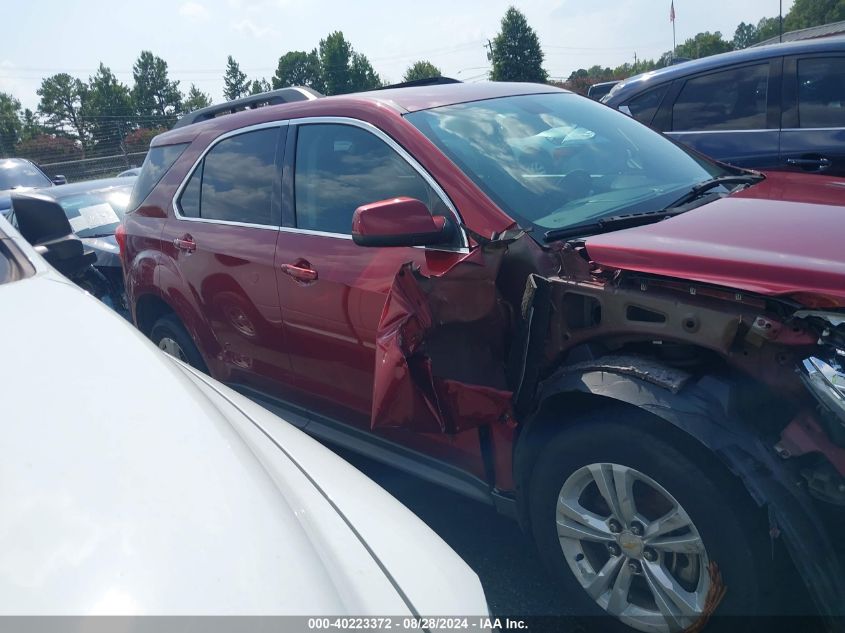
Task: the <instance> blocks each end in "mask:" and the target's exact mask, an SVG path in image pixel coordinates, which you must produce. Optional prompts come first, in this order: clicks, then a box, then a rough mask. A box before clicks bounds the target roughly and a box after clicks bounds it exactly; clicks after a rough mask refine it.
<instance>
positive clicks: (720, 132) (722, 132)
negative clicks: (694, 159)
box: [664, 127, 781, 136]
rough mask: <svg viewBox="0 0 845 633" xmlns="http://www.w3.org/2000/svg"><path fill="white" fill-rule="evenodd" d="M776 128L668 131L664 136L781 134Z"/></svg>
mask: <svg viewBox="0 0 845 633" xmlns="http://www.w3.org/2000/svg"><path fill="white" fill-rule="evenodd" d="M780 131H781V130H779V129H778V128H776V127H773V128H757V129H754V130H733V129H729V130H678V131H675V130H667V131H666V132H664V134H667V135H668V134H675V135H677V136H685V135H687V134H725V133H729V134H748V133H750V132H780Z"/></svg>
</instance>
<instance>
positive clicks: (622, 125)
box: [116, 83, 845, 631]
mask: <svg viewBox="0 0 845 633" xmlns="http://www.w3.org/2000/svg"><path fill="white" fill-rule="evenodd" d="M276 96H277V97H278V98H279V99H282V98H283V97H288V98H289V99H290V100H296V101H297V102H293V103H283V104H281V105H275V106H267V107H258V108H255V109H250V110H247V111H244V112H239V113H235V114H225V112H227V111H228V110H231V107H230V105H228V104H221V105H218V106H212V108H211V109H210V110H201V111H198V112H197V113H192V114H190V115H186V117H185V118H184V119H182V120H181V121H180V123H179V125H178V126H177V127H176V128H175V129H173V130H171V131H169V132H167V133H165V134H162V135H160V136H158V137H156V138H155V139H154V140H153V143H152V146H151V148H150V151H149V154H148V156H147V159H146V160H145V163H144V166H143V168H142V171H141V175H140V177H139V179H138V181H137V183H136V185H135V187H134V189H133V192H132V199H131V200H130V203H129V207H128V208H129V210H128V212H127V213H126V216H125V219H124V224H123V225H122V226H121V227H120V228H119V229H118V232H117V234H116V237H117V240H118V243H119V244H120V248H121V257H122V260H123V265H124V275H125V280H126V291H127V297H128V301H129V304H130V308H131V311H132V316H133V319H134V322H135V324H136V325H137V327H138V328H139V329H140V330H141V331H142V332H143V333H144V334H145V335H147V336H149V337H150V338H151V339H152V341H153V342H154V343H155V344H156V345H158V346H159V347H160V348H161V349H163V350H165V351H166V352H168V353H170V354H173V355H174V356H177V357H179V358H181V359H182V360H183V361H185V362H187V363H190V364H191V365H193V366H194V367H197V368H199V369H201V370H203V371H207V372H210V373H211V374H212V375H213V376H214V377H215V378H217V379H219V380H221V381H223V382H226V383H228V384H230V385H232V386H233V387H235V388H236V389H238V390H240V391H242V392H243V393H246V394H248V395H249V396H250V397H252V398H253V399H255V400H256V401H258V402H260V403H261V404H263V405H264V406H266V407H268V408H270V409H272V410H273V411H275V412H277V413H279V414H281V415H282V417H284V418H285V419H287V420H288V421H290V422H291V423H293V424H296V425H298V426H300V427H303V428H304V429H305V430H306V431H307V432H309V433H311V434H313V435H315V436H317V437H320V438H322V439H324V440H327V441H330V442H334V443H338V444H341V445H343V446H346V447H348V448H350V449H352V450H356V451H360V452H361V453H364V454H366V455H369V456H371V457H373V458H376V459H380V460H383V461H385V462H388V463H390V464H393V465H394V466H396V467H398V468H401V469H404V470H405V471H408V472H411V473H413V474H415V475H418V476H420V477H423V478H426V479H428V480H430V481H432V482H436V483H439V484H441V485H445V486H448V487H449V488H451V489H452V490H455V491H458V492H460V493H462V494H464V495H467V496H468V497H471V498H473V499H476V500H478V501H481V502H483V503H487V504H490V505H491V506H495V507H496V508H497V509H499V510H500V511H502V512H505V513H509V514H511V515H512V516H514V517H516V518H518V519H519V520H520V522H521V523H522V525H523V526H524V527H525V529H526V530H527V531H528V532H529V533H530V534H532V536H533V538H534V542H535V543H536V545H537V547H538V549H539V551H540V553H541V555H542V557H543V560H544V561H545V562H546V563H547V564H548V566H549V568H550V569H551V571H552V573H553V574H554V576H555V578H557V579H559V581H560V583H561V600H562V601H566V602H567V603H568V607H569V608H570V609H572V610H574V611H577V612H579V613H585V614H596V615H599V614H609V615H611V616H612V617H614V618H617V619H618V620H620V621H621V622H623V623H624V624H627V625H629V626H631V627H634V628H635V629H638V630H642V631H681V630H683V629H687V628H689V627H692V629H695V628H696V627H700V626H701V624H702V623H703V622H704V621H706V619H707V617H708V616H709V615H710V614H711V613H712V612H713V611H714V610H715V612H716V613H717V614H720V613H721V614H736V613H743V614H760V613H770V612H772V611H773V610H774V611H776V610H779V609H782V608H784V605H788V607H789V608H794V604H795V601H794V600H790V601H789V602H786V603H784V602H781V601H780V600H779V594H778V591H779V590H780V589H786V590H788V591H793V590H794V589H795V586H796V585H795V581H797V580H799V579H800V580H803V582H804V583H805V585H806V586H807V587H808V588H809V590H810V593H811V594H812V596H813V598H814V599H815V601H816V605H817V607H818V609H819V611H821V612H822V613H824V614H840V615H842V614H845V604H843V602H842V596H843V595H845V572H843V569H842V565H841V562H840V560H839V558H838V557H837V555H836V549H835V547H834V542H835V541H834V532H831V531H830V529H829V528H828V527H827V526H828V523H827V517H828V515H830V514H834V515H841V510H842V507H841V506H842V505H845V369H843V357H845V253H843V249H842V244H843V243H845V225H843V222H842V218H843V217H845V206H843V205H842V203H843V192H845V187H843V185H845V180H839V179H834V178H830V177H824V176H822V177H812V176H807V175H803V174H786V173H771V174H767V175H764V174H761V173H757V172H750V171H743V170H740V169H736V168H733V167H729V166H726V165H724V164H717V163H714V162H711V161H710V160H708V159H705V158H703V157H701V156H700V155H698V154H695V153H693V152H690V151H688V150H687V149H686V148H683V147H681V146H680V145H678V144H675V143H672V142H671V141H669V140H667V139H666V138H664V137H663V136H661V135H660V134H657V133H655V132H653V131H652V130H650V129H648V128H647V127H646V126H644V125H642V124H640V123H638V122H637V121H635V120H633V119H632V118H630V117H627V116H624V115H622V114H621V113H619V112H616V111H614V110H612V109H610V108H607V107H605V106H603V105H601V104H598V103H596V102H594V101H591V100H589V99H586V98H583V97H580V96H578V95H574V94H572V93H569V92H567V91H563V90H559V89H557V88H554V87H552V86H547V85H534V84H509V83H483V84H460V83H452V84H449V85H429V86H420V87H412V88H410V87H409V88H395V89H388V90H379V91H374V92H370V93H363V94H357V95H346V96H338V97H327V98H318V97H317V96H316V95H314V94H309V93H305V92H302V91H297V90H294V89H286V90H283V91H281V92H280V93H276ZM256 99H257V100H261V99H266V97H260V96H259V97H256ZM215 114H217V115H219V116H216V117H214V115H215ZM203 119H206V120H203ZM138 387H139V389H143V385H138ZM798 482H800V484H801V485H798ZM444 511H446V509H444ZM835 538H836V539H839V538H840V535H838V534H837V535H835ZM408 545H409V546H410V547H412V546H413V543H409V544H408ZM783 545H785V546H786V547H785V548H784V547H783ZM786 552H788V553H789V554H790V555H791V561H792V562H791V563H790V562H789V560H790V559H789V558H788V557H787V553H786ZM793 565H794V566H793ZM775 570H781V571H780V572H779V573H777V574H776V573H775ZM725 586H727V592H726V593H725V592H723V589H724V587H725ZM791 595H793V594H790V596H791ZM596 622H598V623H599V626H604V625H606V624H607V621H606V620H596Z"/></svg>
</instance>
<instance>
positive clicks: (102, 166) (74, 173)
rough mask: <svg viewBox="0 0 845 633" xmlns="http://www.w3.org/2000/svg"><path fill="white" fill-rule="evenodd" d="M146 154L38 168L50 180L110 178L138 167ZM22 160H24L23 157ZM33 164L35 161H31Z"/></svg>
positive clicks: (127, 154)
mask: <svg viewBox="0 0 845 633" xmlns="http://www.w3.org/2000/svg"><path fill="white" fill-rule="evenodd" d="M146 155H147V152H146V151H143V152H129V153H126V154H117V155H115V156H98V157H97V158H80V159H76V160H63V161H56V162H49V163H39V164H38V166H39V167H40V168H41V170H42V171H43V172H44V173H45V174H47V175H48V176H49V177H50V178H51V179H52V178H54V177H55V176H58V175H62V176H64V177H65V178H67V181H68V182H78V181H81V180H94V179H96V178H111V177H112V176H117V175H118V174H119V173H120V172H122V171H124V170H126V169H130V168H132V167H140V166H141V164H142V163H143V162H144V158H145V157H146ZM22 158H26V156H23V157H22ZM33 162H35V161H33Z"/></svg>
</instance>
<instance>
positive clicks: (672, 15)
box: [669, 0, 675, 22]
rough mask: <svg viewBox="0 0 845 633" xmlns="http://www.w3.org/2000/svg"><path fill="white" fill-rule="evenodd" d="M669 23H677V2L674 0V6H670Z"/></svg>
mask: <svg viewBox="0 0 845 633" xmlns="http://www.w3.org/2000/svg"><path fill="white" fill-rule="evenodd" d="M669 21H670V22H674V21H675V0H672V4H671V5H669Z"/></svg>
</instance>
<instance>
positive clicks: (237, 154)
mask: <svg viewBox="0 0 845 633" xmlns="http://www.w3.org/2000/svg"><path fill="white" fill-rule="evenodd" d="M278 138H279V128H278V127H273V128H267V129H264V130H256V131H254V132H246V133H244V134H238V135H237V136H233V137H231V138H227V139H225V140H223V141H220V142H219V143H218V144H217V145H215V146H214V147H213V148H212V150H211V151H210V152H209V153H208V154H206V156H205V160H204V161H203V162H204V166H203V171H202V187H201V194H200V217H201V218H207V219H209V220H227V221H229V222H246V223H249V224H273V223H274V222H273V219H272V209H271V201H272V197H273V184H274V182H275V180H276V173H277V172H276V145H277V140H278Z"/></svg>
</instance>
